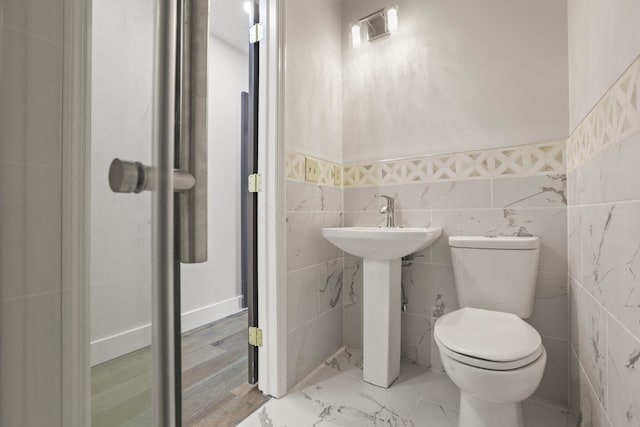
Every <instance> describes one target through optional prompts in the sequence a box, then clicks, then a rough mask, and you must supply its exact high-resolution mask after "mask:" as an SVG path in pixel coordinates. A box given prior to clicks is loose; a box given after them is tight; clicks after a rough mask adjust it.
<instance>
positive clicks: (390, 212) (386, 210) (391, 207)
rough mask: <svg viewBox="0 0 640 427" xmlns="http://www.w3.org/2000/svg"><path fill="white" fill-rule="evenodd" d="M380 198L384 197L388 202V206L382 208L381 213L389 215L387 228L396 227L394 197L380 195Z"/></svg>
mask: <svg viewBox="0 0 640 427" xmlns="http://www.w3.org/2000/svg"><path fill="white" fill-rule="evenodd" d="M380 197H383V198H384V199H385V200H386V201H387V204H386V205H385V206H383V207H381V208H380V213H381V214H387V227H395V226H396V216H395V213H396V212H395V200H393V197H390V196H385V195H382V194H381V195H380Z"/></svg>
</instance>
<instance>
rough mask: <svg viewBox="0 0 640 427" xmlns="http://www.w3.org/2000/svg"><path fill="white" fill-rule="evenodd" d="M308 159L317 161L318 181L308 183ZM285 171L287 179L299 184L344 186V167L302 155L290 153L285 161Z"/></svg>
mask: <svg viewBox="0 0 640 427" xmlns="http://www.w3.org/2000/svg"><path fill="white" fill-rule="evenodd" d="M307 159H311V160H315V161H316V162H317V163H318V166H319V176H318V181H317V182H316V181H307V179H306V173H305V170H306V163H307ZM285 169H286V176H287V179H289V180H292V181H298V182H314V183H317V184H319V185H330V186H335V187H340V186H342V165H341V164H339V163H335V162H330V161H328V160H322V159H318V158H317V157H310V156H305V155H304V154H301V153H296V152H288V153H287V156H286V159H285Z"/></svg>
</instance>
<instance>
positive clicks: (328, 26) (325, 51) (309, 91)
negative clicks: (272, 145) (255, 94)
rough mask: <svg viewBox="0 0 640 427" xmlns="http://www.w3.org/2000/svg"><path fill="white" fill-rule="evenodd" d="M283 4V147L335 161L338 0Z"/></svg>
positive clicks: (338, 150) (338, 146)
mask: <svg viewBox="0 0 640 427" xmlns="http://www.w3.org/2000/svg"><path fill="white" fill-rule="evenodd" d="M285 5H286V6H285V10H286V12H285V13H286V18H285V22H286V35H285V45H286V53H285V88H284V93H285V121H284V131H285V144H286V147H287V150H288V151H297V152H300V153H304V154H307V155H310V156H315V157H319V158H321V159H325V160H331V161H335V162H341V161H342V25H341V1H340V0H326V1H325V0H321V1H318V0H299V1H298V0H294V1H291V0H290V1H287V2H286V3H285Z"/></svg>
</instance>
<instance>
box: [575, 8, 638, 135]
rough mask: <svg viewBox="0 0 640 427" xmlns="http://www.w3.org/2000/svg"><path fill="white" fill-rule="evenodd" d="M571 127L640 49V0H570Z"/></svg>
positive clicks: (578, 121)
mask: <svg viewBox="0 0 640 427" xmlns="http://www.w3.org/2000/svg"><path fill="white" fill-rule="evenodd" d="M568 5H569V7H568V8H569V11H568V21H569V88H570V91H569V92H570V97H569V109H570V114H571V130H573V129H575V127H576V126H577V125H578V124H579V123H580V122H581V121H582V119H583V118H584V116H585V115H586V114H587V113H588V112H589V111H590V110H591V108H593V106H594V105H595V104H596V102H598V100H599V99H600V97H601V96H602V95H603V94H604V93H605V92H606V91H607V89H609V87H611V85H612V84H613V83H614V82H615V81H616V80H617V78H618V77H620V75H621V74H622V72H623V71H624V70H625V69H626V68H627V67H628V66H629V64H631V62H632V61H633V60H634V59H635V58H636V57H637V56H638V52H640V31H638V17H640V2H638V1H637V0H607V1H602V0H568Z"/></svg>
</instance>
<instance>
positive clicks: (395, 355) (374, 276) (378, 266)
mask: <svg viewBox="0 0 640 427" xmlns="http://www.w3.org/2000/svg"><path fill="white" fill-rule="evenodd" d="M363 264H364V267H363V279H364V280H363V282H364V286H363V302H364V304H363V316H362V332H363V337H362V341H363V343H362V346H363V349H362V358H363V363H364V367H363V378H364V380H365V381H366V382H368V383H371V384H374V385H377V386H380V387H385V388H386V387H389V386H390V385H391V383H392V382H394V381H395V379H396V378H398V375H400V304H401V293H402V288H401V284H400V280H401V274H402V260H401V259H400V258H398V259H394V260H391V261H388V260H375V259H366V258H365V259H364V260H363Z"/></svg>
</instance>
